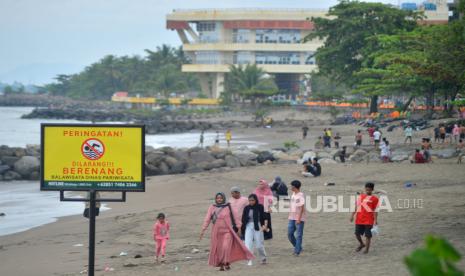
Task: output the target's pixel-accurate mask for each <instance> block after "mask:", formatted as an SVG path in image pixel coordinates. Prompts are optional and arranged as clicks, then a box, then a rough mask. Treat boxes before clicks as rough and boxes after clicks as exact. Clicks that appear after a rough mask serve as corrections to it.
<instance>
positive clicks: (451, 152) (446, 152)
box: [430, 148, 457, 159]
mask: <svg viewBox="0 0 465 276" xmlns="http://www.w3.org/2000/svg"><path fill="white" fill-rule="evenodd" d="M430 153H431V155H434V156H437V157H438V158H440V159H447V158H452V157H455V156H456V155H457V153H456V151H455V149H453V148H447V149H438V150H431V151H430Z"/></svg>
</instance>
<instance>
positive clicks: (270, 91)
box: [225, 64, 278, 103]
mask: <svg viewBox="0 0 465 276" xmlns="http://www.w3.org/2000/svg"><path fill="white" fill-rule="evenodd" d="M225 90H226V91H225V93H227V94H229V95H230V97H232V98H234V99H237V98H238V97H242V98H245V99H250V100H252V102H253V103H255V101H256V100H257V99H263V98H266V97H268V96H272V95H275V94H276V93H278V87H277V85H276V83H275V82H274V79H273V78H272V77H270V76H269V75H267V74H266V72H265V71H263V69H261V68H258V67H257V65H255V64H253V65H250V64H247V65H246V66H245V67H243V66H241V65H239V66H234V65H231V66H230V70H229V73H228V74H227V75H226V79H225ZM225 97H226V96H225Z"/></svg>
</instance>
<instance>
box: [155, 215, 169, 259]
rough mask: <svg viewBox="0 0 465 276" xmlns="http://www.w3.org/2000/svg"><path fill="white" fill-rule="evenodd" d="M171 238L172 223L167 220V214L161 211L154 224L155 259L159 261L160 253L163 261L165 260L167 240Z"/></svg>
mask: <svg viewBox="0 0 465 276" xmlns="http://www.w3.org/2000/svg"><path fill="white" fill-rule="evenodd" d="M169 239H170V224H169V223H168V221H166V220H165V214H163V213H159V214H158V216H157V221H156V222H155V224H154V225H153V240H154V241H155V244H156V247H155V261H156V262H157V263H158V260H159V257H160V254H161V262H162V263H164V262H165V255H166V242H167V241H168V240H169Z"/></svg>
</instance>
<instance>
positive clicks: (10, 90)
mask: <svg viewBox="0 0 465 276" xmlns="http://www.w3.org/2000/svg"><path fill="white" fill-rule="evenodd" d="M14 92H15V90H14V89H13V87H12V86H11V85H7V86H5V88H3V93H5V95H10V94H13V93H14Z"/></svg>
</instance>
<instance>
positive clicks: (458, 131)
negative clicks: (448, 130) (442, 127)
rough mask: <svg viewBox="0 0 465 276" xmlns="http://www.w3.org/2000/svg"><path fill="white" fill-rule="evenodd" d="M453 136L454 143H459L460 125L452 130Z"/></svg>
mask: <svg viewBox="0 0 465 276" xmlns="http://www.w3.org/2000/svg"><path fill="white" fill-rule="evenodd" d="M452 135H453V136H454V142H455V143H457V141H458V140H459V137H460V127H459V125H457V124H455V125H454V128H453V129H452Z"/></svg>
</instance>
